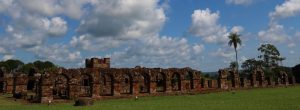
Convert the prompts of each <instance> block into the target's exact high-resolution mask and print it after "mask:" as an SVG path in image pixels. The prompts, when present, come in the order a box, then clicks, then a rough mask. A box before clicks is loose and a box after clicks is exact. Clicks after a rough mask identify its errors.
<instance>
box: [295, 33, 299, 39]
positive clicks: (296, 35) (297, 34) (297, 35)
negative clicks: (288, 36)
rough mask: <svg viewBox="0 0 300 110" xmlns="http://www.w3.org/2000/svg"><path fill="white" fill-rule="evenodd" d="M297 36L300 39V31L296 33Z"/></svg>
mask: <svg viewBox="0 0 300 110" xmlns="http://www.w3.org/2000/svg"><path fill="white" fill-rule="evenodd" d="M295 37H296V38H297V39H298V40H300V32H297V33H296V34H295Z"/></svg>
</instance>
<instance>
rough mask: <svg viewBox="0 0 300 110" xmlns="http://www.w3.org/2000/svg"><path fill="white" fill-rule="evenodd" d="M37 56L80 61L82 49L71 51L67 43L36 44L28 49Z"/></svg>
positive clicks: (48, 58) (50, 59)
mask: <svg viewBox="0 0 300 110" xmlns="http://www.w3.org/2000/svg"><path fill="white" fill-rule="evenodd" d="M28 51H31V52H33V53H34V54H35V55H36V58H38V59H42V60H49V61H54V62H78V61H79V60H80V59H81V52H80V51H70V49H69V47H68V46H67V45H62V44H53V45H49V46H36V47H34V48H30V49H28Z"/></svg>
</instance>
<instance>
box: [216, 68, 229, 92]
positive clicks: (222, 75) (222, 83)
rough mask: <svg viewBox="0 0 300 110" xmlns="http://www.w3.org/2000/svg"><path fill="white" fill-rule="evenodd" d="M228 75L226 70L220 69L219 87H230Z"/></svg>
mask: <svg viewBox="0 0 300 110" xmlns="http://www.w3.org/2000/svg"><path fill="white" fill-rule="evenodd" d="M227 76H228V72H227V71H226V70H219V77H218V87H219V88H220V89H225V90H226V89H228V84H227Z"/></svg>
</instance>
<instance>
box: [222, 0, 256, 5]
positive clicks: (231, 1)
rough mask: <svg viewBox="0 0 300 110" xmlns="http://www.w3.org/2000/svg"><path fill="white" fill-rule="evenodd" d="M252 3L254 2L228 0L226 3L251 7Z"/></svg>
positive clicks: (249, 0)
mask: <svg viewBox="0 0 300 110" xmlns="http://www.w3.org/2000/svg"><path fill="white" fill-rule="evenodd" d="M252 2H253V0H226V3H228V4H234V5H249V4H251V3H252Z"/></svg>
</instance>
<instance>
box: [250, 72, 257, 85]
mask: <svg viewBox="0 0 300 110" xmlns="http://www.w3.org/2000/svg"><path fill="white" fill-rule="evenodd" d="M250 82H251V86H252V87H257V82H256V72H253V73H252V74H251V79H250Z"/></svg>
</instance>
